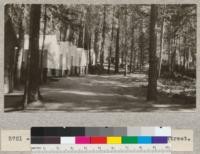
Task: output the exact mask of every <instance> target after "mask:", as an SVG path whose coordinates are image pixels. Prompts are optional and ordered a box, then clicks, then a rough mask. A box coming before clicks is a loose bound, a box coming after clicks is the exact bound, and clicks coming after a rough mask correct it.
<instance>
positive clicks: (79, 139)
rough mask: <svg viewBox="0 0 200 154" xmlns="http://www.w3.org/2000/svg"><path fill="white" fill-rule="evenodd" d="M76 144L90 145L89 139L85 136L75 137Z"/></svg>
mask: <svg viewBox="0 0 200 154" xmlns="http://www.w3.org/2000/svg"><path fill="white" fill-rule="evenodd" d="M76 144H90V137H87V136H77V137H76Z"/></svg>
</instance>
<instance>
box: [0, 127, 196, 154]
mask: <svg viewBox="0 0 200 154" xmlns="http://www.w3.org/2000/svg"><path fill="white" fill-rule="evenodd" d="M0 136H1V151H31V152H32V154H65V153H66V154H68V153H70V154H77V153H80V154H87V153H104V154H111V153H115V154H122V153H127V154H171V153H172V152H173V151H193V131H192V130H190V129H171V127H32V128H31V129H30V130H1V135H0Z"/></svg>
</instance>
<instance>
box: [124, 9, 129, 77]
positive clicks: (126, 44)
mask: <svg viewBox="0 0 200 154" xmlns="http://www.w3.org/2000/svg"><path fill="white" fill-rule="evenodd" d="M127 14H128V13H127V7H126V8H125V68H124V76H126V75H127V56H128V43H127V35H128V30H127V22H128V21H127Z"/></svg>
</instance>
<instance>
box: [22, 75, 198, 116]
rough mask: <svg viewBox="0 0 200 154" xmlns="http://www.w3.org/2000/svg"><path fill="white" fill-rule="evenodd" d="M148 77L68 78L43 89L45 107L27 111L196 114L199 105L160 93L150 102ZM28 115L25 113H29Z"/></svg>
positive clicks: (105, 76)
mask: <svg viewBox="0 0 200 154" xmlns="http://www.w3.org/2000/svg"><path fill="white" fill-rule="evenodd" d="M146 87H147V77H146V75H143V74H134V75H131V76H130V75H128V76H126V77H124V76H123V75H100V76H99V75H88V76H86V77H66V78H61V79H59V80H58V81H55V82H50V83H49V84H47V85H46V86H43V87H42V88H41V93H42V95H43V97H44V98H43V103H44V106H43V107H42V108H41V107H40V108H37V109H36V108H34V106H30V107H29V108H28V109H27V110H26V111H28V112H31V111H35V110H41V111H65V112H140V111H142V112H152V111H153V112H154V111H192V110H193V109H194V107H195V104H191V103H190V102H186V100H183V99H180V98H179V99H177V98H172V97H169V96H168V95H167V94H162V93H160V94H159V96H158V101H157V102H156V103H155V102H147V101H146ZM26 111H25V112H26Z"/></svg>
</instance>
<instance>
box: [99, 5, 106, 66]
mask: <svg viewBox="0 0 200 154" xmlns="http://www.w3.org/2000/svg"><path fill="white" fill-rule="evenodd" d="M105 30H106V6H104V13H103V30H102V43H101V52H100V64H101V67H102V68H103V64H104V48H105V47H104V46H105V37H106V31H105Z"/></svg>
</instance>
